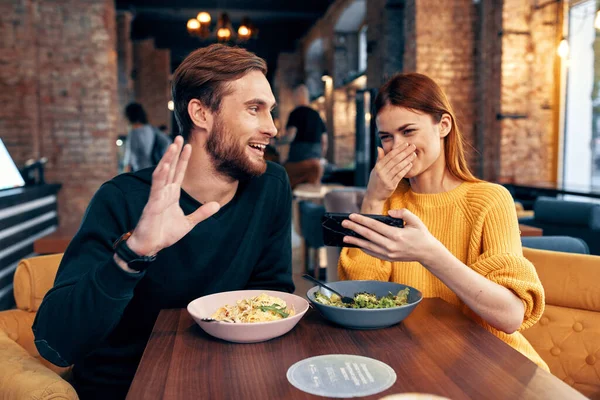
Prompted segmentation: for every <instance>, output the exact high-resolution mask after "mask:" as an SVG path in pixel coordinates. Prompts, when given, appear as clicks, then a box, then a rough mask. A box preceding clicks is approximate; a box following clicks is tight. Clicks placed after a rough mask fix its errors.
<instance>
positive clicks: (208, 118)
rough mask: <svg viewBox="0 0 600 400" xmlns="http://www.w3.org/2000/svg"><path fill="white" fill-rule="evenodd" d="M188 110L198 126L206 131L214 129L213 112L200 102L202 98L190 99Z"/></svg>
mask: <svg viewBox="0 0 600 400" xmlns="http://www.w3.org/2000/svg"><path fill="white" fill-rule="evenodd" d="M187 111H188V114H189V115H190V119H191V120H192V122H193V123H194V125H195V126H196V128H198V129H201V130H205V131H210V130H211V129H212V124H213V114H212V112H211V111H210V109H209V108H208V107H206V106H205V105H204V104H202V103H201V102H200V100H198V99H192V100H190V102H189V103H188V107H187Z"/></svg>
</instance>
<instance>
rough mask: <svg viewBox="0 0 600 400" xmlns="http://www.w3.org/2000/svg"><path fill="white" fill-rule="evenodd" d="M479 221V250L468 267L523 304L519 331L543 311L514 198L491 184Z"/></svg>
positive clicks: (541, 298)
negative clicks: (483, 212) (524, 251)
mask: <svg viewBox="0 0 600 400" xmlns="http://www.w3.org/2000/svg"><path fill="white" fill-rule="evenodd" d="M494 192H495V193H494V199H493V200H491V201H490V206H489V207H488V208H487V212H486V215H485V217H484V220H483V231H482V236H483V237H482V245H481V246H482V252H481V255H480V256H479V257H478V258H477V260H476V261H475V263H473V264H472V265H470V267H471V268H472V269H473V270H475V271H477V272H478V273H480V274H481V275H483V276H485V277H486V278H488V279H489V280H491V281H493V282H496V283H497V284H499V285H502V286H504V287H506V288H507V289H510V290H511V291H512V292H514V293H515V294H516V295H517V296H518V297H519V298H520V299H521V300H522V301H523V305H524V306H525V315H524V319H523V324H522V325H521V327H520V328H519V330H524V329H527V328H529V327H531V326H532V325H534V324H535V323H536V322H537V321H538V320H539V319H540V317H541V316H542V313H543V312H544V288H543V287H542V283H541V282H540V279H539V277H538V275H537V272H536V270H535V267H534V266H533V264H532V263H531V262H530V261H529V260H527V259H526V258H525V257H524V256H523V250H522V247H521V237H520V232H519V223H518V220H517V214H516V209H515V206H514V201H513V199H512V197H511V195H510V193H509V192H508V191H507V190H506V189H505V188H503V187H501V186H496V185H495V187H494Z"/></svg>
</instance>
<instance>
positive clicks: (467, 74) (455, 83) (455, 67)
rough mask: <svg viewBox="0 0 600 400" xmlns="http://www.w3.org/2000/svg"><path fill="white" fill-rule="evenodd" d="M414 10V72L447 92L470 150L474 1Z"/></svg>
mask: <svg viewBox="0 0 600 400" xmlns="http://www.w3.org/2000/svg"><path fill="white" fill-rule="evenodd" d="M415 10H416V18H415V24H416V60H417V61H416V71H417V72H420V73H423V74H426V75H428V76H429V77H431V78H432V79H433V80H435V81H436V82H437V83H438V84H439V85H440V86H441V87H442V89H443V90H444V91H445V92H446V94H447V96H448V98H449V100H450V102H451V104H452V106H453V107H454V111H455V113H456V116H457V119H458V125H459V128H460V129H461V131H462V134H463V136H464V138H465V141H466V142H467V144H468V146H467V150H469V147H471V146H473V145H474V143H475V137H474V129H473V128H474V123H475V106H476V105H475V58H474V56H473V49H474V38H475V19H476V13H475V11H476V10H475V7H474V6H473V1H472V0H453V1H451V2H446V3H444V6H443V7H442V8H440V2H439V1H437V0H419V1H417V2H416V9H415ZM408 17H409V16H408V15H407V18H408ZM407 45H410V44H409V43H408V42H407ZM472 153H473V152H472V151H471V152H469V154H470V155H471V156H473V154H472ZM472 161H473V160H472V159H471V163H472Z"/></svg>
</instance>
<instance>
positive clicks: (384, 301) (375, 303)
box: [315, 288, 409, 309]
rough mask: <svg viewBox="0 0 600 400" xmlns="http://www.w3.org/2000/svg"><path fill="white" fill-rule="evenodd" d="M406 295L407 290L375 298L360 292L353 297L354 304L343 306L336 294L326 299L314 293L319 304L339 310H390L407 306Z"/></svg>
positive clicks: (321, 294) (324, 296)
mask: <svg viewBox="0 0 600 400" xmlns="http://www.w3.org/2000/svg"><path fill="white" fill-rule="evenodd" d="M408 293H409V289H408V288H405V289H402V290H400V291H399V292H398V294H396V295H395V296H394V294H393V293H392V292H389V293H388V294H387V295H385V296H383V297H381V298H377V296H376V295H374V294H372V293H367V292H361V293H356V294H355V295H354V303H352V304H345V303H342V299H341V298H340V296H338V295H337V294H332V295H331V297H327V296H326V295H324V294H323V293H321V292H315V300H316V301H318V302H319V303H321V304H326V305H328V306H334V307H341V308H368V309H375V308H392V307H398V306H404V305H406V304H408Z"/></svg>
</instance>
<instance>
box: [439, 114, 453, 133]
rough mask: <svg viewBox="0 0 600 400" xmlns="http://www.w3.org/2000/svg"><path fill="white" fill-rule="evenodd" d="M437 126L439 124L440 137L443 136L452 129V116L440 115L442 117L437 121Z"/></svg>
mask: <svg viewBox="0 0 600 400" xmlns="http://www.w3.org/2000/svg"><path fill="white" fill-rule="evenodd" d="M439 126H440V138H445V137H446V136H448V134H449V133H450V131H451V130H452V117H451V116H450V114H444V115H442V118H441V119H440V122H439Z"/></svg>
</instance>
